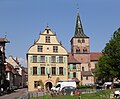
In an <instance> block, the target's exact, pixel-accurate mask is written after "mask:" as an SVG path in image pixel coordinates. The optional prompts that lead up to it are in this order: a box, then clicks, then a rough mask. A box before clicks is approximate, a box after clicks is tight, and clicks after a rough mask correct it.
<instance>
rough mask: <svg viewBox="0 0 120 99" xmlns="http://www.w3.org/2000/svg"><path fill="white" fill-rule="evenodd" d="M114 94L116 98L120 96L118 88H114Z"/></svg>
mask: <svg viewBox="0 0 120 99" xmlns="http://www.w3.org/2000/svg"><path fill="white" fill-rule="evenodd" d="M114 96H115V97H116V98H117V97H120V91H119V90H116V91H115V92H114Z"/></svg>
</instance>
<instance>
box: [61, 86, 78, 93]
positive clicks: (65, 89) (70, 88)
mask: <svg viewBox="0 0 120 99" xmlns="http://www.w3.org/2000/svg"><path fill="white" fill-rule="evenodd" d="M75 91H76V88H75V87H73V86H66V87H63V88H62V90H61V93H62V94H63V95H71V94H74V92H75Z"/></svg>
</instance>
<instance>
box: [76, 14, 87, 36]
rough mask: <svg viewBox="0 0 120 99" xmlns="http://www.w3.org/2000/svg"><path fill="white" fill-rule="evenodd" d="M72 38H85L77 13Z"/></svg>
mask: <svg viewBox="0 0 120 99" xmlns="http://www.w3.org/2000/svg"><path fill="white" fill-rule="evenodd" d="M74 37H82V38H84V37H87V36H86V35H85V34H84V31H83V28H82V23H81V20H80V15H79V13H78V15H77V20H76V27H75V34H74Z"/></svg>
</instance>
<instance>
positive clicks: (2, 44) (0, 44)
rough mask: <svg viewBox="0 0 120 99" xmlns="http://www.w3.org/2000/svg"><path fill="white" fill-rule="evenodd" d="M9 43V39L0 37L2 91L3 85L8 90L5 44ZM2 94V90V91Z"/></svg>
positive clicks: (0, 81) (0, 82) (0, 79)
mask: <svg viewBox="0 0 120 99" xmlns="http://www.w3.org/2000/svg"><path fill="white" fill-rule="evenodd" d="M6 43H9V41H8V40H7V39H6V38H0V91H1V87H4V90H6V88H5V85H4V84H5V83H4V82H5V79H6V78H5V63H6V61H5V58H6V57H5V44H6ZM0 94H1V92H0Z"/></svg>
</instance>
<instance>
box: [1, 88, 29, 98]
mask: <svg viewBox="0 0 120 99" xmlns="http://www.w3.org/2000/svg"><path fill="white" fill-rule="evenodd" d="M26 93H27V88H23V89H18V90H15V92H12V93H10V94H5V95H3V96H0V99H15V97H19V96H22V95H24V94H26Z"/></svg>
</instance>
